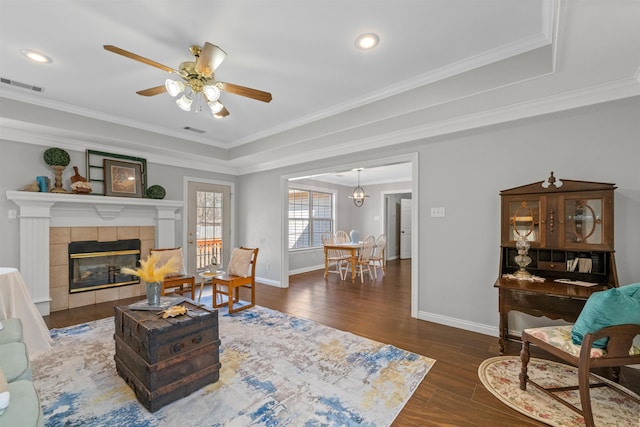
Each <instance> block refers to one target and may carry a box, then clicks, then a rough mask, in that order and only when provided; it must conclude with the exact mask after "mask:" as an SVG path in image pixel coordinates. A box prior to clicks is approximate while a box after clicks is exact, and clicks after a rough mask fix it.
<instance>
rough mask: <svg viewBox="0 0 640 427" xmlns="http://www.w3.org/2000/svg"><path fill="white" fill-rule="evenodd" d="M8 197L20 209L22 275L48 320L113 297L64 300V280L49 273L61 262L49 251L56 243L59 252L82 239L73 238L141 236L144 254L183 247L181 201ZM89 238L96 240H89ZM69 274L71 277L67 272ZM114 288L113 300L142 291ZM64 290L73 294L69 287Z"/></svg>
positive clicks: (77, 296) (17, 194) (18, 194)
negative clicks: (57, 313) (55, 313)
mask: <svg viewBox="0 0 640 427" xmlns="http://www.w3.org/2000/svg"><path fill="white" fill-rule="evenodd" d="M6 194H7V199H8V200H11V201H12V202H14V203H15V204H16V205H17V206H18V208H19V218H20V267H19V268H20V272H21V274H22V276H23V277H24V280H25V283H26V284H27V287H28V288H29V292H30V293H31V297H32V298H33V301H34V303H35V304H36V306H37V307H38V310H39V311H40V314H42V315H43V316H46V315H48V314H49V313H50V311H51V310H52V309H53V310H61V309H64V308H68V307H76V306H80V305H86V304H93V303H95V302H100V301H108V300H109V299H107V298H110V297H112V296H113V295H112V294H113V291H112V290H110V291H111V293H108V292H104V293H102V294H100V291H91V292H83V293H78V294H75V295H65V297H60V292H62V291H61V288H62V287H61V286H60V282H59V279H58V278H54V277H52V278H51V280H50V275H49V273H50V269H51V270H52V272H53V270H56V269H58V270H59V268H56V266H54V265H52V264H51V261H52V260H53V261H54V262H56V263H59V262H60V258H59V257H58V254H57V253H56V257H57V258H56V257H52V255H51V253H50V246H51V245H54V247H55V249H54V250H57V249H59V248H60V246H59V245H61V244H62V243H63V242H62V241H59V239H63V240H65V241H66V239H67V237H66V236H68V239H71V238H72V236H79V238H78V239H74V240H99V239H104V240H116V239H120V238H140V239H141V240H142V251H143V253H144V251H145V250H146V251H147V252H148V249H149V247H150V246H151V245H153V246H155V247H159V248H170V247H176V246H179V244H178V245H176V236H177V235H179V233H178V231H179V230H177V219H176V218H177V215H178V213H179V211H180V210H181V209H182V208H183V206H184V204H183V202H182V201H176V200H155V199H138V198H128V197H106V196H90V195H78V194H55V193H32V192H25V191H7V193H6ZM60 234H61V235H62V236H63V237H60ZM83 236H84V237H83ZM87 236H91V237H93V236H95V237H96V238H95V239H93V238H86V239H85V237H87ZM124 236H126V237H124ZM129 236H136V237H129ZM65 243H68V242H65ZM52 248H53V247H52ZM65 252H66V250H65ZM57 266H58V267H59V264H57ZM65 274H67V275H68V270H67V272H66V273H65ZM52 286H53V287H52ZM124 288H130V289H128V290H124ZM114 289H115V290H116V291H117V292H118V296H116V297H115V298H114V299H117V298H119V297H120V294H121V293H131V294H130V295H129V296H135V295H136V293H133V292H139V289H140V287H139V285H132V286H124V287H122V290H119V289H120V288H114ZM52 290H53V291H52ZM65 290H66V291H67V293H68V285H67V286H66V287H65ZM83 294H86V295H83ZM90 294H93V295H90ZM137 294H139V293H137ZM52 298H54V301H53V302H52ZM65 305H66V306H65Z"/></svg>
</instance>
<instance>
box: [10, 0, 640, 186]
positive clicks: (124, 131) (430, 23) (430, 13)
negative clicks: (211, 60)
mask: <svg viewBox="0 0 640 427" xmlns="http://www.w3.org/2000/svg"><path fill="white" fill-rule="evenodd" d="M1 6H2V14H0V77H2V78H3V79H9V80H12V81H17V82H20V83H24V84H27V85H33V86H38V87H42V88H44V92H42V93H36V92H34V91H30V90H27V89H24V88H21V87H17V86H12V85H8V84H0V132H1V133H0V137H3V138H6V139H10V140H16V141H24V142H30V143H34V142H35V143H41V144H43V145H57V146H62V147H66V148H70V149H74V148H75V149H81V150H84V149H85V148H93V149H101V150H104V151H110V152H117V153H121V154H131V155H137V156H143V157H146V158H147V159H148V160H149V161H152V162H159V163H170V164H175V165H179V166H185V167H194V168H200V169H205V170H212V171H218V172H225V173H232V174H241V173H247V172H252V171H259V170H266V169H271V168H276V167H280V166H283V165H287V164H291V163H300V162H306V161H312V160H314V159H319V158H326V157H330V156H336V155H339V154H348V153H351V152H358V151H362V150H365V149H368V148H377V147H382V146H388V145H391V144H397V143H402V142H405V141H410V140H413V139H419V138H425V137H430V136H435V135H442V134H446V133H450V132H455V131H459V130H464V129H469V128H474V127H478V126H484V125H487V124H493V123H499V122H503V121H508V120H514V119H518V118H522V117H528V116H532V115H538V114H543V113H546V112H552V111H558V110H562V109H567V108H575V107H578V106H581V105H589V104H593V103H597V102H605V101H608V100H613V99H619V98H624V97H628V96H635V95H638V94H640V82H639V71H638V70H639V67H640V2H639V1H637V0H610V1H606V0H566V1H563V0H558V1H554V0H521V1H519V0H323V1H317V0H316V1H311V0H269V1H267V0H263V1H258V0H182V1H177V0H153V1H150V0H129V1H124V0H109V1H107V0H105V1H86V0H57V1H51V0H41V1H34V0H2V2H1ZM363 32H375V33H377V34H378V35H379V36H380V40H381V41H380V44H379V46H378V47H377V48H375V49H374V50H371V51H362V50H359V49H357V48H355V46H354V40H355V38H356V36H357V35H358V34H360V33H363ZM205 41H208V42H210V43H213V44H216V45H218V46H220V47H221V48H222V49H224V50H225V51H226V52H227V57H226V59H225V61H224V62H223V63H222V64H221V65H220V66H219V68H218V69H217V70H216V79H219V80H221V81H226V82H230V83H236V84H240V85H244V86H248V87H252V88H256V89H260V90H264V91H268V92H271V93H272V94H273V101H272V102H271V103H268V104H267V103H262V102H259V101H256V100H252V99H248V98H244V97H241V96H237V95H233V94H229V93H223V95H222V98H221V101H222V102H223V103H224V105H225V106H226V107H227V108H228V110H229V111H230V113H231V114H230V116H229V117H227V118H226V119H223V120H216V119H213V118H212V117H211V116H210V115H209V114H207V113H205V112H202V113H195V112H189V113H187V112H183V111H182V110H180V109H179V108H178V107H177V106H176V105H175V103H174V100H173V99H172V98H171V97H170V96H169V95H167V94H162V95H158V96H154V97H142V96H139V95H137V94H136V93H135V92H136V91H138V90H141V89H146V88H150V87H154V86H158V85H162V84H163V83H164V80H165V79H166V78H167V77H168V76H169V75H168V74H167V73H166V72H164V71H161V70H159V69H157V68H154V67H151V66H148V65H145V64H143V63H140V62H137V61H134V60H131V59H128V58H125V57H122V56H119V55H116V54H113V53H111V52H107V51H105V50H104V49H103V48H102V46H103V45H104V44H112V45H115V46H118V47H120V48H122V49H125V50H128V51H131V52H134V53H136V54H139V55H141V56H144V57H146V58H149V59H152V60H154V61H157V62H160V63H162V64H164V65H167V66H169V67H171V68H177V67H178V66H179V64H180V62H182V61H186V60H191V59H192V57H191V54H190V53H189V49H188V48H189V46H190V45H193V44H199V45H202V44H203V43H204V42H205ZM21 49H35V50H38V51H40V52H42V53H44V54H46V55H49V56H50V57H52V58H53V62H52V63H51V64H46V65H41V64H35V63H32V62H30V61H28V60H27V59H26V58H24V57H23V56H22V55H21V54H20V50H21ZM186 126H189V127H192V128H196V129H200V130H202V131H204V133H202V134H199V133H193V132H190V131H186V130H184V129H183V128H184V127H186ZM141 153H142V154H141ZM396 169H398V168H396ZM399 169H402V168H399ZM345 170H346V169H343V170H337V172H344V171H345ZM404 170H405V171H406V168H404ZM394 173H395V172H394ZM363 177H364V175H363ZM398 179H400V178H398ZM351 180H352V178H350V181H351ZM345 185H352V184H351V183H350V182H349V183H346V184H345Z"/></svg>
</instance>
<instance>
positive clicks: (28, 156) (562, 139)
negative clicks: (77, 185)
mask: <svg viewBox="0 0 640 427" xmlns="http://www.w3.org/2000/svg"><path fill="white" fill-rule="evenodd" d="M639 117H640V97H634V98H628V99H624V100H620V101H615V102H610V103H604V104H599V105H595V106H590V107H585V108H580V109H576V110H570V111H565V112H559V113H556V114H550V115H544V116H540V117H534V118H530V119H525V120H518V121H514V122H510V123H506V124H501V125H495V126H489V127H484V128H480V129H475V130H471V131H466V132H459V133H456V134H451V135H447V136H442V137H436V138H430V139H425V140H419V141H414V142H409V143H405V144H402V145H396V146H393V147H391V148H383V149H375V150H368V151H365V152H362V153H359V155H357V156H346V157H344V156H343V157H340V158H335V159H325V160H319V161H316V162H312V163H306V164H300V165H294V166H290V167H287V168H282V169H279V170H272V171H267V172H261V173H253V174H247V175H244V176H240V177H237V181H236V183H237V185H236V194H235V196H236V197H235V201H236V214H235V220H236V222H235V231H236V240H235V244H236V245H247V246H258V247H260V254H259V259H258V268H257V275H258V276H259V277H261V278H263V279H264V280H265V281H267V282H268V283H271V284H276V285H277V284H279V283H281V282H282V281H283V277H282V276H281V271H282V267H283V266H287V265H288V263H289V257H288V252H287V250H286V241H285V240H284V236H285V228H284V227H285V221H284V214H285V203H286V199H285V198H284V195H285V194H286V185H285V180H284V178H282V177H283V176H285V177H291V176H293V175H295V174H298V175H299V176H300V175H304V174H305V172H306V171H310V170H315V171H317V170H319V169H321V168H323V167H326V168H329V167H331V168H332V169H333V166H335V165H353V166H354V167H355V166H358V165H359V164H362V163H363V162H370V163H371V162H373V161H374V160H376V159H380V162H381V163H384V161H385V160H386V159H388V158H389V157H393V156H398V155H403V154H407V155H409V154H411V153H418V157H419V169H418V171H417V176H418V181H417V187H418V194H417V195H416V194H414V195H413V198H414V202H415V200H418V206H417V209H418V217H417V218H416V221H417V222H418V225H419V235H418V236H417V240H418V256H419V260H418V269H417V270H418V271H414V274H415V275H417V278H418V284H419V292H418V312H419V317H420V318H423V319H428V320H434V321H438V322H440V323H446V324H452V325H454V326H459V327H463V328H466V329H472V330H484V331H491V332H494V331H496V330H497V324H498V308H497V292H496V290H495V289H494V288H493V283H494V281H495V279H496V277H497V274H498V262H499V257H498V256H499V244H500V229H499V225H500V198H499V192H500V190H503V189H507V188H511V187H515V186H519V185H523V184H528V183H531V182H536V181H540V180H544V179H546V178H547V177H548V175H549V172H550V171H554V172H555V175H556V177H558V178H561V179H562V178H566V179H575V180H588V181H601V182H610V183H615V184H616V185H617V187H618V189H617V190H616V198H615V203H616V206H615V227H616V231H615V239H616V242H615V245H616V261H617V266H618V276H619V279H620V283H621V284H628V283H633V282H640V262H638V260H640V221H639V219H640V165H639V164H638V163H639V159H640V143H639V141H640V120H638V118H639ZM45 148H46V147H41V146H35V145H29V144H23V143H14V142H9V141H0V149H1V156H0V236H1V239H2V240H1V243H0V264H1V265H3V266H9V267H17V266H18V265H19V260H18V252H17V247H18V220H17V219H7V210H8V209H9V208H11V209H15V206H14V205H13V203H12V202H8V201H7V200H6V195H5V192H6V191H7V190H16V189H19V188H21V187H22V186H23V185H25V184H27V183H28V182H30V181H31V180H33V179H34V177H35V176H36V175H41V174H44V175H49V176H53V174H52V173H51V171H50V170H49V169H48V167H47V166H46V165H45V164H44V162H43V161H42V153H43V152H44V149H45ZM71 155H72V164H77V165H84V157H83V153H80V152H71ZM349 158H354V159H355V158H357V160H358V164H356V163H354V162H353V161H350V160H349ZM80 170H81V172H83V171H84V168H83V167H81V168H80ZM67 174H69V175H70V171H67ZM184 175H187V176H200V177H203V178H206V179H220V180H226V181H233V179H234V178H231V177H229V176H227V175H216V174H213V173H208V172H202V171H194V170H190V169H183V168H174V167H170V166H160V165H150V166H149V182H151V183H154V184H160V185H163V186H165V188H166V189H167V191H168V195H167V198H168V199H181V198H182V197H183V196H182V195H181V192H182V189H181V188H182V187H181V186H182V176H184ZM66 179H68V176H66ZM414 185H415V183H414ZM365 188H366V189H367V191H369V189H368V188H367V187H366V186H365ZM347 194H348V190H347V191H346V192H345V193H344V197H346V195H347ZM416 196H417V197H416ZM340 197H342V196H340ZM346 202H348V203H351V202H350V201H349V200H348V199H346ZM367 203H368V202H367ZM371 205H373V203H371V204H370V205H369V206H371ZM365 206H367V205H366V204H365ZM369 206H367V208H366V209H365V210H364V211H362V212H365V215H367V217H368V218H371V216H372V215H379V210H378V211H375V208H374V207H372V208H373V209H374V212H375V213H374V212H369V213H367V212H368V208H369ZM431 207H445V208H446V217H444V218H431V217H430V215H429V211H430V208H431ZM354 209H355V208H354ZM341 221H342V220H341ZM345 221H350V219H345ZM351 221H353V219H351ZM352 224H353V222H352V223H350V224H349V223H348V222H346V223H345V224H344V225H345V227H344V228H345V229H346V228H350V226H352ZM363 224H369V222H368V220H365V221H364V222H363ZM368 227H369V225H367V229H366V230H367V231H368V230H369V228H368ZM341 228H342V226H341ZM363 228H364V227H363ZM373 228H375V226H374V227H373ZM361 231H363V232H367V231H365V230H364V229H363V230H361ZM377 233H379V230H378V229H376V230H375V234H377ZM414 256H415V254H414ZM527 320H528V319H524V320H523V321H527ZM514 326H515V327H516V328H518V325H517V324H516V325H514Z"/></svg>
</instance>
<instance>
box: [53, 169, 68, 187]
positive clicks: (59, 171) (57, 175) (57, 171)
mask: <svg viewBox="0 0 640 427" xmlns="http://www.w3.org/2000/svg"><path fill="white" fill-rule="evenodd" d="M51 167H52V168H53V170H54V171H55V182H54V186H53V188H52V189H51V192H52V193H66V192H67V190H65V189H64V188H62V172H63V171H64V169H65V167H66V166H51Z"/></svg>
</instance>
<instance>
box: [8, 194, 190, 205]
mask: <svg viewBox="0 0 640 427" xmlns="http://www.w3.org/2000/svg"><path fill="white" fill-rule="evenodd" d="M7 200H11V201H13V202H14V203H15V204H17V205H18V206H20V205H21V204H24V203H28V204H33V203H43V204H47V203H48V204H49V205H50V206H55V205H82V204H84V205H94V206H95V205H115V206H143V207H144V206H147V207H161V208H181V207H182V206H183V204H184V203H183V202H182V200H161V199H141V198H135V197H111V196H94V195H89V194H71V193H67V194H65V193H39V192H32V191H7Z"/></svg>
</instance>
